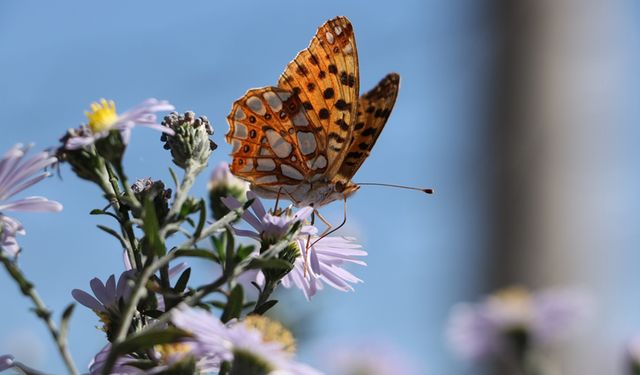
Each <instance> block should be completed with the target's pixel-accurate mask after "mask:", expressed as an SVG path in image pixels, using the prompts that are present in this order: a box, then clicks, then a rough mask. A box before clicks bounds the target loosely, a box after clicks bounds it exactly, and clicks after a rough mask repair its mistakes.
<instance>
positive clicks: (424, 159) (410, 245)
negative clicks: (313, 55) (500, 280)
mask: <svg viewBox="0 0 640 375" xmlns="http://www.w3.org/2000/svg"><path fill="white" fill-rule="evenodd" d="M311 4H313V5H305V6H304V7H303V6H301V5H300V2H298V1H293V0H291V1H279V2H262V1H254V2H235V1H216V2H211V1H191V2H169V1H137V2H125V1H115V2H110V3H104V2H86V1H68V2H64V3H51V2H41V3H39V4H38V5H34V4H30V3H26V2H19V1H4V2H2V3H0V118H1V119H2V121H1V122H0V129H1V130H2V132H3V134H4V136H3V137H2V138H0V149H2V150H6V149H8V148H9V147H11V146H12V145H13V144H14V143H16V142H24V143H28V142H34V143H35V144H36V146H35V147H36V149H40V148H45V147H49V146H55V145H56V142H57V139H58V138H59V137H60V136H61V135H62V134H63V133H64V131H65V130H66V129H67V128H70V127H75V126H77V125H79V124H80V123H81V122H83V121H84V115H83V112H84V110H86V109H87V108H88V106H89V104H90V103H91V102H92V101H94V100H97V99H99V98H103V97H104V98H109V99H114V100H115V101H116V102H117V104H118V106H119V108H120V109H121V110H124V109H126V108H127V107H129V106H132V105H135V104H137V103H138V102H140V101H142V100H144V99H146V98H148V97H157V98H160V99H167V100H170V101H171V102H172V103H173V104H175V105H176V107H177V108H178V110H180V111H185V110H194V111H195V112H196V113H198V114H205V115H207V116H208V117H209V119H210V120H211V121H212V123H213V126H214V128H215V134H214V137H213V139H214V140H215V141H216V142H217V143H218V144H219V145H220V148H219V149H218V150H217V151H216V152H215V153H214V155H213V157H212V162H211V166H210V168H209V170H207V172H205V173H204V174H203V175H202V176H201V178H200V179H199V180H198V182H197V184H196V186H195V188H194V190H193V193H194V194H195V195H203V194H204V193H205V190H206V180H207V177H208V173H209V171H210V169H211V167H212V166H213V165H214V164H215V163H216V162H218V161H221V160H228V156H227V153H228V152H229V148H228V147H227V145H226V144H225V143H224V138H223V135H224V133H225V132H226V131H227V124H226V121H225V116H226V115H227V113H228V112H229V110H230V108H231V104H232V103H233V101H234V100H235V99H237V98H238V97H240V96H242V95H243V94H244V92H245V91H246V90H247V89H249V88H252V87H261V86H266V85H272V84H275V82H276V81H277V79H278V76H279V74H280V73H281V71H282V70H283V69H284V67H285V65H286V64H287V62H289V61H290V60H291V59H292V58H293V57H294V56H295V54H296V53H297V52H298V51H299V50H301V49H303V48H305V47H306V46H307V44H308V43H309V40H310V38H311V37H312V36H313V34H314V32H315V30H316V28H317V27H318V26H319V25H321V24H322V23H323V22H324V21H326V20H327V19H329V18H332V17H334V16H336V15H345V16H347V17H349V18H350V19H351V21H352V23H353V25H354V29H355V32H356V38H357V44H358V53H359V58H360V72H361V87H362V89H363V90H368V89H369V88H371V87H372V86H373V85H374V84H375V83H377V82H378V80H379V79H381V78H382V77H383V76H384V75H385V74H386V73H388V72H391V71H395V72H398V73H400V75H401V77H402V78H401V80H402V83H401V89H400V94H399V97H398V101H397V104H396V107H395V110H394V112H393V114H392V116H391V118H390V120H389V123H388V124H387V127H386V129H385V130H384V132H383V133H382V135H381V137H380V139H379V141H378V143H377V144H376V147H375V149H374V151H373V153H372V155H371V156H370V157H369V159H368V160H367V161H366V162H365V163H364V166H363V167H362V168H361V169H360V171H359V172H358V174H357V176H356V178H355V180H356V182H358V181H360V182H388V183H396V184H407V185H415V186H426V187H433V188H435V189H436V192H437V194H436V195H434V196H423V195H420V194H419V193H414V192H410V191H400V190H385V189H380V188H362V189H361V190H360V191H359V192H358V193H357V194H356V195H355V196H354V197H353V198H352V199H351V200H350V202H349V223H348V225H347V228H346V230H345V232H344V233H348V234H353V235H355V236H357V237H358V239H359V241H360V242H361V243H362V244H363V245H364V247H365V248H366V250H368V251H369V254H370V255H369V256H368V258H367V263H368V266H367V267H366V268H359V269H352V270H353V271H354V272H355V273H356V274H357V275H358V276H359V277H360V278H362V279H363V280H364V281H365V282H364V284H360V285H358V286H357V290H356V292H355V293H349V294H345V293H340V292H336V291H333V290H327V291H324V292H322V295H321V296H319V297H318V298H316V299H315V300H314V301H313V302H312V303H311V304H307V302H306V301H305V300H304V299H303V298H302V296H301V295H299V294H293V295H291V296H290V297H289V298H287V299H286V304H288V306H292V307H296V308H300V309H301V311H303V312H304V313H305V314H306V313H310V314H312V315H313V320H314V323H313V327H314V330H313V331H314V332H315V334H316V336H314V337H311V338H310V340H309V342H308V345H307V346H304V347H303V348H302V351H301V355H302V356H303V358H304V359H305V360H306V361H308V362H310V363H312V364H313V363H315V364H319V362H320V359H319V358H320V357H321V355H322V353H323V352H324V351H326V350H327V349H326V347H325V348H324V349H323V347H322V345H320V344H319V343H326V342H333V341H334V340H340V341H343V340H344V341H350V340H355V341H358V340H369V341H382V342H387V343H391V344H392V345H395V346H397V347H398V348H399V350H401V351H403V352H405V353H406V355H407V356H409V357H410V358H412V360H413V361H414V362H415V363H416V364H417V366H418V367H419V368H421V369H422V370H429V372H430V373H432V374H438V373H459V372H460V371H462V369H461V367H460V366H459V365H458V364H456V362H455V361H454V360H453V359H452V357H451V356H450V354H449V353H448V351H447V350H446V347H445V345H444V342H443V325H444V322H445V320H446V315H447V313H448V311H449V308H450V306H451V305H452V304H453V303H454V302H455V301H457V300H460V299H463V298H466V297H468V296H469V295H470V294H471V293H472V292H473V291H474V289H473V288H474V287H472V288H471V289H469V287H468V285H474V280H475V279H476V277H477V276H478V270H479V269H480V268H481V266H482V261H483V260H482V253H483V252H484V251H485V248H484V245H483V243H484V241H485V238H484V233H485V231H484V229H485V224H484V221H485V220H483V217H484V216H486V212H487V209H488V207H486V203H485V202H483V201H482V200H479V199H477V197H478V196H482V195H483V194H484V192H483V191H482V186H483V174H484V172H486V171H487V170H489V169H490V166H488V165H487V163H488V161H487V160H486V159H485V158H484V157H483V154H482V149H481V145H482V139H483V137H482V136H481V134H482V128H481V127H479V126H478V124H477V123H476V122H475V121H474V120H475V119H477V118H479V117H480V116H482V115H483V112H482V111H483V110H482V108H483V100H482V94H483V90H484V88H485V84H486V83H487V82H486V80H487V79H488V78H487V75H486V73H487V71H488V69H489V64H490V63H491V61H492V58H493V55H492V49H491V46H490V44H489V43H488V41H489V36H490V31H491V30H490V28H489V27H488V25H487V24H486V22H484V20H483V18H482V16H481V12H478V11H477V10H478V9H477V7H479V6H480V5H479V3H478V2H474V1H462V0H459V1H421V0H411V1H404V2H402V3H400V2H396V3H395V4H394V6H392V7H389V6H387V3H383V2H379V1H350V2H343V1H337V0H336V1H323V2H314V3H311ZM314 7H315V9H314ZM169 164H170V157H169V155H168V153H167V152H166V151H164V150H163V149H162V144H161V142H160V141H159V135H158V134H156V133H154V132H153V131H151V130H148V129H138V130H136V131H135V132H134V134H133V140H132V143H131V145H130V147H129V150H128V151H127V155H126V168H127V171H128V174H129V176H130V177H131V178H141V177H152V178H154V179H164V180H165V181H169V176H168V173H167V167H168V166H169ZM30 193H31V194H41V195H46V196H48V197H49V198H52V199H55V200H58V201H60V202H62V203H63V204H64V206H65V209H64V211H63V212H61V213H57V214H42V215H36V214H33V215H28V214H24V215H20V216H19V219H20V220H22V221H23V223H24V224H25V226H26V228H27V230H28V235H27V236H26V237H24V238H21V244H22V246H23V248H24V253H23V254H22V256H21V258H20V264H21V266H22V267H23V268H24V270H25V272H27V274H28V275H30V276H31V278H32V279H33V281H35V284H36V285H37V287H38V290H39V292H40V293H41V295H42V296H43V298H44V299H45V301H47V302H48V303H49V305H50V306H51V308H52V309H53V310H54V311H56V312H58V313H59V312H60V311H61V310H62V309H63V308H64V307H65V306H66V304H68V303H69V302H71V301H72V298H71V294H70V291H71V290H72V289H73V288H83V289H88V283H89V280H90V279H91V278H93V277H96V276H97V277H100V278H102V279H105V278H106V277H108V276H109V275H110V274H112V273H116V274H118V273H120V272H121V271H122V263H121V257H120V250H119V248H118V245H117V243H115V242H114V241H113V240H112V238H110V237H108V236H106V235H105V234H103V233H101V232H100V231H99V230H98V229H96V227H95V225H96V224H111V223H109V222H108V221H105V220H104V219H101V218H97V217H89V216H88V212H89V211H90V210H91V209H93V208H96V207H103V205H104V202H103V200H102V199H101V197H100V195H99V193H98V191H97V189H96V188H95V187H94V186H92V185H90V184H88V183H86V182H84V181H81V180H78V179H77V178H75V177H74V176H73V175H72V173H71V172H70V171H69V170H68V168H66V167H65V168H63V170H62V180H60V179H57V178H52V179H49V180H48V181H46V182H45V183H43V184H41V185H39V186H37V187H36V188H35V189H33V190H32V191H31V192H30ZM341 210H342V207H341V205H340V204H334V205H332V206H330V207H327V208H326V209H325V211H324V214H325V216H327V217H329V218H332V221H334V222H339V221H340V218H341ZM194 267H195V268H196V272H200V273H201V274H202V275H201V276H200V277H202V278H203V279H206V278H207V275H206V272H210V270H208V269H207V268H206V267H205V266H202V265H199V264H195V265H194ZM454 275H455V277H454ZM0 284H1V285H3V286H2V299H3V302H4V304H3V305H4V306H5V307H3V308H2V309H0V353H3V352H8V351H12V352H14V353H16V354H23V355H24V356H26V357H22V358H20V359H21V360H24V361H25V362H27V363H30V364H32V365H34V366H36V367H40V368H42V369H45V370H47V371H49V372H52V373H61V372H62V371H63V367H62V366H61V363H60V361H59V359H58V358H57V357H56V354H55V351H54V349H53V346H52V345H51V343H50V340H49V338H48V337H47V332H46V331H45V329H44V327H43V326H42V324H41V323H40V322H39V321H37V320H36V319H35V318H34V317H33V316H32V314H30V313H27V312H26V311H27V308H28V307H29V304H28V303H27V301H26V300H25V299H24V298H22V297H21V296H19V293H18V291H17V290H16V289H15V288H14V287H13V286H12V285H10V284H9V280H8V279H7V277H6V276H5V275H4V274H2V273H0ZM96 325H98V322H97V320H96V318H95V316H94V315H93V314H92V313H91V312H90V311H88V310H87V309H85V308H83V307H82V306H78V308H77V309H76V312H75V315H74V318H73V320H72V326H71V332H70V344H71V347H72V351H73V354H74V356H75V359H76V361H77V363H78V366H79V367H80V368H84V367H85V366H86V364H87V363H88V362H89V360H90V358H91V357H92V356H93V355H94V354H95V353H96V352H97V351H98V350H99V349H100V347H101V346H102V345H104V343H105V341H104V337H103V335H102V334H101V332H100V331H98V330H96V329H95V328H94V327H95V326H96ZM314 343H315V344H314ZM422 370H421V371H422Z"/></svg>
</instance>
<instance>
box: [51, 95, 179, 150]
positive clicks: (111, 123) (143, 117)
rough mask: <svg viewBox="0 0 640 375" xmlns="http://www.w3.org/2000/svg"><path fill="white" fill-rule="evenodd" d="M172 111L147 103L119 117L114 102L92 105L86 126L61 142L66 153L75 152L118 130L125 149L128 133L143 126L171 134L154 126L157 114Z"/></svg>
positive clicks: (160, 104)
mask: <svg viewBox="0 0 640 375" xmlns="http://www.w3.org/2000/svg"><path fill="white" fill-rule="evenodd" d="M174 108H175V107H174V106H173V105H171V104H170V103H169V102H167V101H164V100H158V99H153V98H151V99H147V100H145V101H144V102H142V103H141V104H139V105H137V106H135V107H133V108H132V109H130V110H128V111H126V112H124V113H123V114H121V115H118V113H117V112H116V105H115V103H114V102H113V101H111V100H109V101H107V100H105V99H101V100H100V102H99V103H93V104H91V111H88V112H85V114H86V116H87V119H88V123H87V125H86V126H84V127H81V128H80V129H77V130H72V131H70V132H69V133H68V134H67V136H66V137H64V138H63V142H64V147H65V148H66V149H67V150H76V149H80V148H83V147H86V146H89V145H92V144H94V143H95V142H96V141H97V140H99V139H102V138H105V137H107V136H108V135H109V134H110V133H111V131H113V130H117V131H118V132H119V134H120V137H121V140H122V143H123V144H124V145H126V144H128V143H129V138H130V137H131V129H132V128H133V127H135V126H136V125H138V126H145V127H148V128H152V129H156V130H159V131H161V132H164V133H169V134H173V131H172V130H171V129H167V128H166V127H163V126H161V125H160V124H157V123H156V115H155V113H156V112H161V111H172V110H173V109H174Z"/></svg>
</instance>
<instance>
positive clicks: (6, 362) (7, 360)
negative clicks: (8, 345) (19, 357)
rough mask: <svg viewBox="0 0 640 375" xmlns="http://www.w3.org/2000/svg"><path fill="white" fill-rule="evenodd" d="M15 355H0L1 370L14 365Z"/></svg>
mask: <svg viewBox="0 0 640 375" xmlns="http://www.w3.org/2000/svg"><path fill="white" fill-rule="evenodd" d="M13 362H14V359H13V356H12V355H11V354H5V355H0V371H4V370H8V369H10V368H11V367H13Z"/></svg>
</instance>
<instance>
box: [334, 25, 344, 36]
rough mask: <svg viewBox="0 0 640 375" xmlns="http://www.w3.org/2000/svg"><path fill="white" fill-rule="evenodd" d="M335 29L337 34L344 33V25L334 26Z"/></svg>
mask: <svg viewBox="0 0 640 375" xmlns="http://www.w3.org/2000/svg"><path fill="white" fill-rule="evenodd" d="M333 31H335V32H336V35H340V34H342V27H340V26H336V27H334V28H333Z"/></svg>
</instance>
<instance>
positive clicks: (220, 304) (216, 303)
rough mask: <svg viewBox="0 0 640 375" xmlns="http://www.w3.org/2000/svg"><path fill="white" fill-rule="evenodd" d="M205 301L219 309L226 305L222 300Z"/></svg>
mask: <svg viewBox="0 0 640 375" xmlns="http://www.w3.org/2000/svg"><path fill="white" fill-rule="evenodd" d="M207 303H208V304H210V305H211V306H213V307H217V308H219V309H220V310H224V309H225V308H226V307H227V304H226V303H224V302H222V301H210V302H207Z"/></svg>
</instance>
